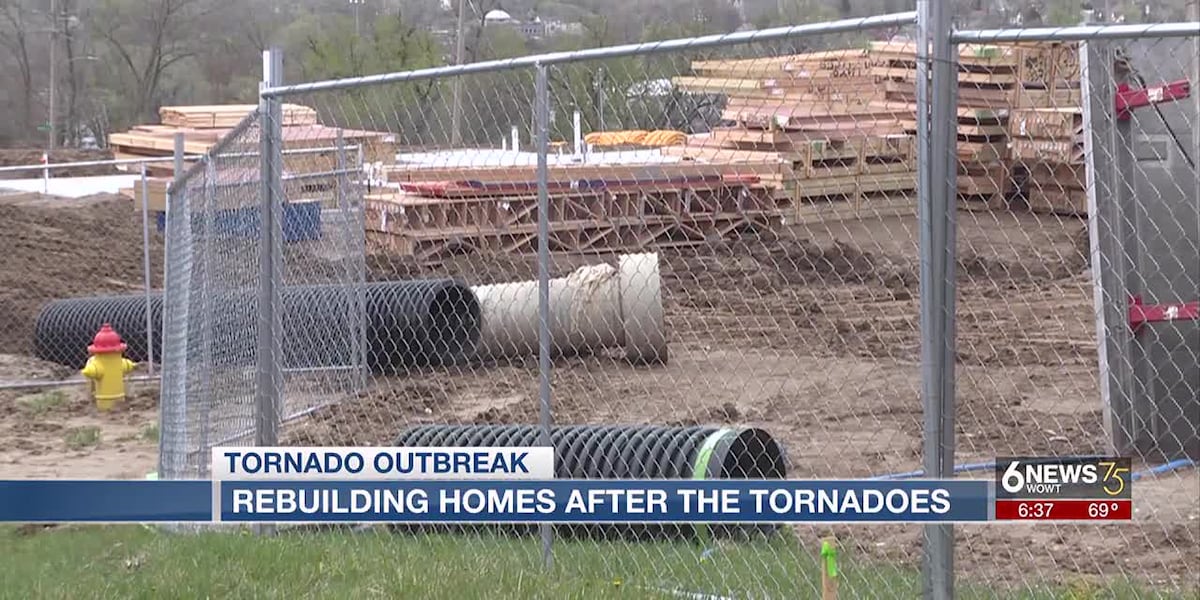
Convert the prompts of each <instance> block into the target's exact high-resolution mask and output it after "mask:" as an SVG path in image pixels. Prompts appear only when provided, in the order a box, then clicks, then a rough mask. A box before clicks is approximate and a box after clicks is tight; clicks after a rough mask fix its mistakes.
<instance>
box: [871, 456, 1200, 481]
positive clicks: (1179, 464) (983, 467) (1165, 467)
mask: <svg viewBox="0 0 1200 600" xmlns="http://www.w3.org/2000/svg"><path fill="white" fill-rule="evenodd" d="M1196 466H1198V465H1197V463H1196V461H1194V460H1192V459H1190V458H1179V459H1176V460H1173V461H1171V462H1168V463H1164V464H1161V465H1158V466H1157V467H1150V468H1149V469H1144V470H1142V471H1138V472H1136V473H1134V474H1133V476H1132V478H1133V480H1134V481H1136V480H1138V479H1141V478H1143V477H1149V476H1152V475H1162V474H1163V473H1169V472H1171V471H1174V470H1177V469H1183V468H1188V467H1196ZM995 468H996V461H990V462H981V463H967V464H964V465H955V467H954V472H955V473H969V472H972V471H988V470H992V469H995ZM924 475H925V470H924V469H919V470H916V471H907V472H905V473H893V474H891V475H880V476H878V477H872V478H870V480H871V481H892V480H896V479H914V478H917V477H922V476H924Z"/></svg>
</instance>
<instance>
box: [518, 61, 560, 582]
mask: <svg viewBox="0 0 1200 600" xmlns="http://www.w3.org/2000/svg"><path fill="white" fill-rule="evenodd" d="M536 68H537V77H536V81H535V83H534V88H535V89H534V99H533V102H534V110H533V112H534V120H535V121H536V123H537V187H538V224H537V230H538V260H537V262H538V404H539V412H540V421H541V426H542V435H541V440H540V442H539V443H540V445H542V446H552V445H553V443H552V442H551V439H550V424H551V413H550V190H549V185H550V184H549V178H550V169H549V166H548V164H547V163H548V160H549V159H548V156H547V154H548V153H549V151H550V89H549V80H548V79H547V74H546V65H545V64H542V63H538V64H537V67H536ZM514 129H515V128H514ZM514 141H515V140H514ZM540 529H541V534H542V561H543V562H544V563H545V565H546V568H550V567H552V566H553V565H554V555H553V553H552V549H553V544H554V530H553V529H552V528H551V526H550V525H549V524H547V523H543V524H541V526H540Z"/></svg>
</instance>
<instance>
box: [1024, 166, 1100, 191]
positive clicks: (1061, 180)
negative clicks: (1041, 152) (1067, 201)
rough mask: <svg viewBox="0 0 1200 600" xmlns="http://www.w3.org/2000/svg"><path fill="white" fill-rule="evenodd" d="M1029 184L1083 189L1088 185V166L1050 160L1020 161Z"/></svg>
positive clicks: (1054, 187) (1058, 188)
mask: <svg viewBox="0 0 1200 600" xmlns="http://www.w3.org/2000/svg"><path fill="white" fill-rule="evenodd" d="M1018 166H1019V167H1020V168H1021V169H1023V170H1024V171H1025V173H1026V177H1027V180H1028V186H1029V187H1030V188H1032V187H1035V186H1036V187H1041V188H1050V189H1055V190H1061V189H1066V190H1082V189H1084V187H1085V186H1086V185H1087V175H1086V173H1087V166H1086V165H1084V164H1063V163H1049V162H1034V163H1020V164H1019V165H1018Z"/></svg>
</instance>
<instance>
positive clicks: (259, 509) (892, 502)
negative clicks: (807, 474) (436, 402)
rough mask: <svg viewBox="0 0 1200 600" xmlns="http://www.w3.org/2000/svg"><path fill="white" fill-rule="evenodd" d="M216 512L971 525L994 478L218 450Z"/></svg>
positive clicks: (542, 451)
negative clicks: (797, 476)
mask: <svg viewBox="0 0 1200 600" xmlns="http://www.w3.org/2000/svg"><path fill="white" fill-rule="evenodd" d="M212 461H213V463H212V464H213V469H212V474H213V486H214V489H213V505H212V521H214V522H234V523H255V522H275V523H329V522H370V521H380V522H393V523H413V524H422V523H443V524H470V523H479V524H483V523H580V524H583V523H786V522H957V521H962V522H977V521H986V520H988V516H989V514H990V512H991V504H990V502H991V498H992V496H991V494H990V492H989V487H990V482H988V481H985V480H980V481H904V482H894V481H893V482H884V481H781V480H727V479H726V480H722V479H715V480H706V479H690V480H633V479H630V480H595V479H593V480H584V479H559V480H555V478H554V475H555V473H554V457H553V449H552V448H366V449H357V448H341V449H338V448H218V449H215V450H214V451H213V456H212Z"/></svg>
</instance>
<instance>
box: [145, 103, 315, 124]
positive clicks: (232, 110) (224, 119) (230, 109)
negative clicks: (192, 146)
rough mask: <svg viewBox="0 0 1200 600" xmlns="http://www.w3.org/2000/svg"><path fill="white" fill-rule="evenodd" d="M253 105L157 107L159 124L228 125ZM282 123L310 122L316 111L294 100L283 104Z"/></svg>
mask: <svg viewBox="0 0 1200 600" xmlns="http://www.w3.org/2000/svg"><path fill="white" fill-rule="evenodd" d="M256 108H257V105H253V104H224V105H211V106H204V105H202V106H164V107H162V108H160V109H159V110H158V114H159V119H160V120H161V121H162V123H163V125H169V126H175V127H191V128H198V129H200V128H208V129H212V128H231V127H234V126H236V125H237V124H238V123H240V122H241V121H242V120H243V119H245V118H246V116H247V115H249V114H250V113H251V112H253V111H254V110H255V109H256ZM282 114H283V126H285V127H286V126H291V125H313V124H315V123H316V122H317V111H316V110H314V109H312V108H309V107H307V106H301V105H298V104H284V105H283V107H282Z"/></svg>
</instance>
